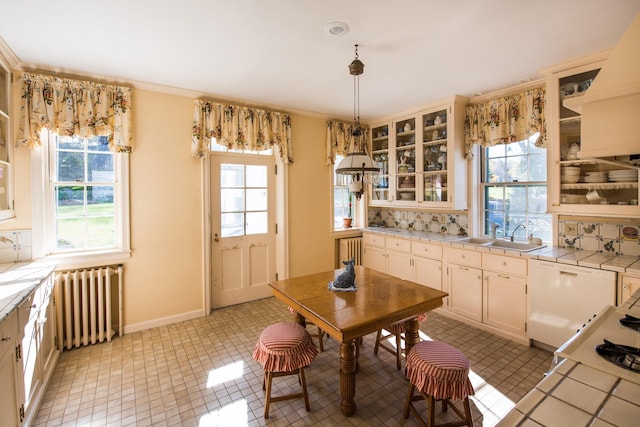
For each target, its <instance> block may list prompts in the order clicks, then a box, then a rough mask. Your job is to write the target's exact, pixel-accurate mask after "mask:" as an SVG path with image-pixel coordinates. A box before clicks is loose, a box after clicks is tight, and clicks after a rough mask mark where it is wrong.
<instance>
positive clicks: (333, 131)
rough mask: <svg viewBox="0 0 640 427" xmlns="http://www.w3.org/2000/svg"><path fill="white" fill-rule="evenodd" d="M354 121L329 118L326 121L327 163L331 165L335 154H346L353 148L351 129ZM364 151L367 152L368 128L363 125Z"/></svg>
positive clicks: (353, 126)
mask: <svg viewBox="0 0 640 427" xmlns="http://www.w3.org/2000/svg"><path fill="white" fill-rule="evenodd" d="M355 126H356V124H355V123H353V122H352V123H347V122H340V121H336V120H330V121H328V122H327V162H326V163H327V165H332V164H333V163H334V162H335V160H336V155H340V156H346V155H347V153H349V150H350V149H351V148H353V149H355V148H358V147H355V142H354V140H353V129H354V128H355ZM363 129H364V135H363V136H364V138H363V144H364V152H365V153H368V152H369V128H367V127H364V126H363Z"/></svg>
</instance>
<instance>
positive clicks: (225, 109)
mask: <svg viewBox="0 0 640 427" xmlns="http://www.w3.org/2000/svg"><path fill="white" fill-rule="evenodd" d="M192 130H193V131H192V135H191V155H192V156H193V157H206V156H208V155H209V154H211V152H212V151H211V144H210V142H211V138H215V139H216V143H217V144H220V145H223V146H225V147H227V148H228V149H232V150H248V151H265V150H268V149H271V148H274V147H277V148H278V149H279V151H280V157H281V158H282V161H283V162H284V163H293V149H292V145H291V117H290V116H289V114H286V113H281V112H277V111H268V110H262V109H258V108H250V107H242V106H237V105H230V104H220V103H216V102H209V101H204V100H196V101H195V111H194V113H193V129H192Z"/></svg>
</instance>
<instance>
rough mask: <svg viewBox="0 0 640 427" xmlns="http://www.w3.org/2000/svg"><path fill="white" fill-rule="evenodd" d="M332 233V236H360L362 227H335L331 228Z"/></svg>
mask: <svg viewBox="0 0 640 427" xmlns="http://www.w3.org/2000/svg"><path fill="white" fill-rule="evenodd" d="M332 235H333V236H334V237H340V238H342V237H352V236H361V235H362V227H350V228H336V229H334V230H333V233H332Z"/></svg>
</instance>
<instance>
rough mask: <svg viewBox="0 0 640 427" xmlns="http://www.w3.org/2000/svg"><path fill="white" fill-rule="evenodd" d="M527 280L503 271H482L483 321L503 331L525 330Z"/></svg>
mask: <svg viewBox="0 0 640 427" xmlns="http://www.w3.org/2000/svg"><path fill="white" fill-rule="evenodd" d="M526 286H527V280H526V279H525V278H524V277H518V276H510V275H507V274H503V273H494V272H490V271H485V272H484V289H483V300H484V301H483V321H484V323H486V324H487V325H491V326H495V327H497V328H499V329H501V330H503V331H505V332H511V333H515V334H520V335H524V334H525V332H526V313H527V296H526Z"/></svg>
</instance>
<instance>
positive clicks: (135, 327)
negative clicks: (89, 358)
mask: <svg viewBox="0 0 640 427" xmlns="http://www.w3.org/2000/svg"><path fill="white" fill-rule="evenodd" d="M204 315H205V313H204V311H203V310H194V311H188V312H186V313H180V314H176V315H174V316H167V317H161V318H159V319H153V320H149V321H146V322H140V323H134V324H131V325H125V326H124V327H123V328H122V329H123V331H124V333H125V334H131V333H133V332H139V331H145V330H147V329H151V328H155V327H158V326H165V325H171V324H172V323H178V322H184V321H185V320H191V319H196V318H198V317H203V316H204Z"/></svg>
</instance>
